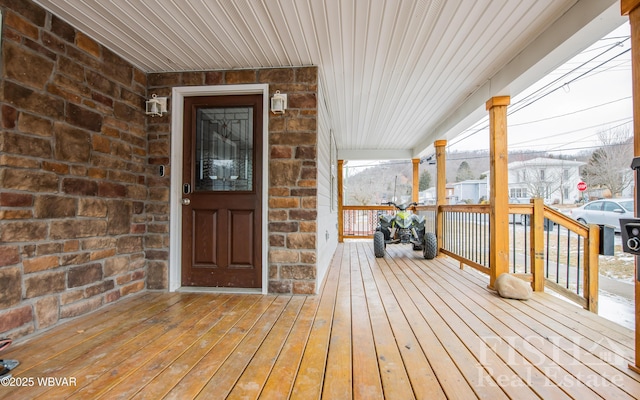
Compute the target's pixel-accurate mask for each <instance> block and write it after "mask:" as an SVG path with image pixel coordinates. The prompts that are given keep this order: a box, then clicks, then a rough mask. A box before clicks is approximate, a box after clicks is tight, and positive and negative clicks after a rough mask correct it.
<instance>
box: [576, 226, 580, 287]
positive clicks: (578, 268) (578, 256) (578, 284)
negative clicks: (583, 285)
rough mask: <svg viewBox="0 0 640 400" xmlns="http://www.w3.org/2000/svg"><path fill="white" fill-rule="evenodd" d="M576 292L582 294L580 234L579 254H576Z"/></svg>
mask: <svg viewBox="0 0 640 400" xmlns="http://www.w3.org/2000/svg"><path fill="white" fill-rule="evenodd" d="M576 258H577V260H576V264H577V265H576V271H577V272H576V294H580V237H579V236H578V254H577V255H576Z"/></svg>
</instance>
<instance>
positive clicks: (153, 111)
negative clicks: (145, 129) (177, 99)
mask: <svg viewBox="0 0 640 400" xmlns="http://www.w3.org/2000/svg"><path fill="white" fill-rule="evenodd" d="M146 105H147V109H146V114H147V115H152V116H154V117H162V113H166V112H167V98H166V97H158V96H156V94H155V93H154V94H152V95H151V99H149V100H147V102H146Z"/></svg>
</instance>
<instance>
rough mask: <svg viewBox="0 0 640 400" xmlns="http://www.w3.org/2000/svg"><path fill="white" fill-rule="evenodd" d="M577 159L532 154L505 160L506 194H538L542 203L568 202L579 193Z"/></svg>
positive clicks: (578, 165)
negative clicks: (507, 172) (523, 158)
mask: <svg viewBox="0 0 640 400" xmlns="http://www.w3.org/2000/svg"><path fill="white" fill-rule="evenodd" d="M582 165H584V163H583V162H580V161H569V160H561V159H556V158H542V157H539V158H534V159H531V160H527V161H516V162H511V163H509V197H511V198H515V199H529V198H531V197H541V198H543V199H544V200H545V202H546V203H555V204H571V203H574V202H575V201H576V200H578V199H579V198H580V197H581V192H580V191H579V190H578V182H580V181H581V178H580V172H579V168H580V166H582Z"/></svg>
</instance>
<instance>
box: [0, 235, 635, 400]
mask: <svg viewBox="0 0 640 400" xmlns="http://www.w3.org/2000/svg"><path fill="white" fill-rule="evenodd" d="M388 251H389V253H390V255H387V256H386V257H385V258H384V259H375V258H374V257H373V249H372V247H371V245H370V244H369V242H352V243H345V244H344V245H341V246H339V248H338V251H337V253H336V255H335V257H334V260H333V263H332V266H331V268H330V271H329V272H328V276H327V279H326V280H325V282H326V283H325V286H324V289H323V292H322V293H321V295H318V296H309V297H304V296H260V295H231V294H215V295H209V294H189V293H171V294H169V293H145V294H142V295H138V296H136V297H133V298H130V299H127V300H125V301H123V302H121V303H119V304H116V305H113V306H110V307H108V308H105V309H102V310H99V311H97V312H95V313H93V314H92V315H89V316H85V317H82V318H79V319H76V320H73V321H70V322H69V323H66V324H64V325H63V326H60V327H57V328H55V329H53V330H51V331H48V332H46V333H43V334H41V335H39V336H37V337H35V338H32V339H31V340H29V341H25V342H24V343H18V344H15V345H14V346H12V347H11V348H10V349H8V350H7V351H6V352H3V354H1V356H2V358H8V359H11V358H15V359H18V360H20V361H21V365H20V366H19V367H18V368H17V369H16V370H15V371H14V372H15V374H14V376H15V377H17V378H18V379H16V380H13V381H10V382H9V384H12V385H13V386H4V387H0V398H2V399H26V398H29V399H35V398H38V399H39V398H42V399H45V398H47V399H48V398H55V399H59V398H67V397H69V398H78V399H97V398H105V399H118V398H136V399H160V398H167V399H191V398H202V399H217V398H231V399H253V398H261V399H284V398H296V399H305V400H309V399H317V398H325V399H348V398H357V399H377V398H388V399H411V398H418V399H438V398H442V399H444V398H450V399H471V398H476V397H477V398H485V399H506V398H512V399H533V398H544V399H556V398H558V399H560V398H574V399H580V400H586V399H591V398H604V399H624V398H634V396H635V397H638V396H640V376H639V375H637V374H635V373H633V372H631V371H630V370H629V369H628V368H627V364H628V362H630V361H631V359H632V357H633V345H634V344H633V336H632V331H630V330H628V329H626V328H623V327H620V326H618V325H615V324H613V323H611V322H608V321H606V320H604V319H602V318H601V317H598V316H597V315H594V314H591V313H589V312H586V311H584V310H582V309H579V308H577V307H574V306H572V305H570V304H568V303H566V302H563V301H562V300H559V299H556V298H554V297H552V296H551V295H547V294H536V295H535V297H534V299H532V300H529V301H526V302H519V301H514V300H504V299H501V298H499V297H497V296H496V295H495V294H494V293H493V292H491V291H489V290H488V289H487V288H486V285H487V278H486V277H484V276H482V275H480V274H478V273H476V272H474V271H472V270H460V269H459V268H458V265H457V263H454V262H452V261H450V260H448V259H437V260H433V261H426V260H424V259H420V258H419V257H418V252H412V251H410V248H409V247H407V246H399V245H397V246H389V247H388ZM43 378H44V379H43ZM65 378H66V379H65ZM64 384H67V385H68V386H65V385H64ZM18 385H22V386H21V387H18Z"/></svg>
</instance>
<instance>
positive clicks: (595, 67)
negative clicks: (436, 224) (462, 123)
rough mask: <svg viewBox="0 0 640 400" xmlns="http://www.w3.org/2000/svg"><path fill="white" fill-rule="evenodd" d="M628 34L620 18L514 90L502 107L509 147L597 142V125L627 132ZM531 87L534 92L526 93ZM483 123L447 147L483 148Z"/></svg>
mask: <svg viewBox="0 0 640 400" xmlns="http://www.w3.org/2000/svg"><path fill="white" fill-rule="evenodd" d="M628 37H629V25H628V24H624V25H623V26H621V27H620V28H618V29H616V30H615V31H614V32H612V33H611V34H609V35H607V36H606V37H605V38H603V39H602V40H599V41H598V42H597V43H595V44H594V45H593V46H591V47H589V48H588V49H587V50H585V51H584V52H582V53H581V54H580V55H578V56H576V57H574V58H573V59H572V60H570V61H569V62H567V63H566V64H565V65H563V66H561V67H560V68H558V69H557V70H556V71H554V72H553V73H551V74H549V75H548V76H547V77H545V78H544V79H542V80H541V81H540V82H538V83H536V84H535V85H533V86H532V87H531V88H530V89H529V90H527V91H525V93H522V94H520V95H518V96H514V97H513V98H512V99H511V105H510V106H509V108H508V111H507V112H508V113H509V117H508V128H507V129H508V130H507V132H508V145H509V149H510V150H546V151H553V152H562V153H565V154H566V153H575V152H577V151H580V149H582V148H588V147H594V146H598V144H599V141H598V137H597V134H598V132H599V131H602V130H608V129H616V128H618V127H621V128H626V129H627V130H628V132H629V134H630V135H631V133H632V123H631V121H632V108H633V107H632V100H631V52H630V51H629V49H630V45H631V40H630V39H628ZM572 70H575V71H573V72H570V71H572ZM583 74H585V75H584V76H580V75H583ZM556 80H557V81H556ZM554 81H556V82H554ZM547 85H549V86H547ZM532 93H535V97H533V98H532V97H528V96H530V95H531V94H532ZM532 100H533V101H532ZM527 104H528V105H527ZM525 105H526V106H525ZM487 126H488V122H487V120H486V119H485V120H483V121H481V122H479V123H478V124H476V125H474V126H473V127H472V128H470V129H469V130H467V131H466V132H465V133H463V134H461V135H460V136H458V137H457V138H454V139H452V140H450V141H449V146H448V150H449V151H456V150H477V149H488V148H489V130H488V127H487ZM465 137H466V138H465Z"/></svg>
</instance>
